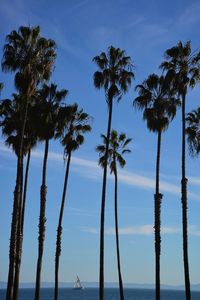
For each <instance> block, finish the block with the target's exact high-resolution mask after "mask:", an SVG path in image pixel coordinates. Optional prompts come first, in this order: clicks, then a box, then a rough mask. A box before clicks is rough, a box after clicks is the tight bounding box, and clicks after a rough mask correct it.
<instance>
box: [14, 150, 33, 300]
mask: <svg viewBox="0 0 200 300" xmlns="http://www.w3.org/2000/svg"><path fill="white" fill-rule="evenodd" d="M30 157H31V149H29V151H28V156H27V162H26V171H25V179H24V191H23V200H22V203H21V205H20V208H19V210H20V212H21V213H20V217H19V222H18V234H17V236H18V239H17V248H16V265H15V277H14V292H13V300H17V299H18V290H19V275H20V266H21V256H22V243H23V232H24V216H25V206H26V191H27V184H28V173H29V165H30ZM22 181H23V180H22ZM21 198H22V195H21Z"/></svg>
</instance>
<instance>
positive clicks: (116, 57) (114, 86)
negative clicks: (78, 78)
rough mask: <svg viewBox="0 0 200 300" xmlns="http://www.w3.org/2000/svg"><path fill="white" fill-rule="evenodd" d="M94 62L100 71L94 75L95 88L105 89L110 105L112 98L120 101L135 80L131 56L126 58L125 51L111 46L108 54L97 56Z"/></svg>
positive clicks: (103, 53)
mask: <svg viewBox="0 0 200 300" xmlns="http://www.w3.org/2000/svg"><path fill="white" fill-rule="evenodd" d="M93 61H94V62H95V63H96V65H97V66H98V68H99V71H96V72H95V73H94V85H95V87H96V88H98V89H100V88H102V87H103V88H104V90H105V93H106V99H107V102H108V104H109V101H110V98H116V99H117V100H120V99H121V97H122V95H123V94H125V93H126V92H127V91H128V88H129V86H130V85H131V81H132V79H134V74H133V72H132V71H131V70H132V66H133V65H132V62H131V58H130V56H126V53H125V51H124V50H121V49H120V48H114V47H113V46H110V47H109V48H108V50H107V53H105V52H102V53H101V54H100V55H99V56H95V57H94V58H93Z"/></svg>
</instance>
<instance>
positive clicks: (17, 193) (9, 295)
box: [6, 100, 28, 300]
mask: <svg viewBox="0 0 200 300" xmlns="http://www.w3.org/2000/svg"><path fill="white" fill-rule="evenodd" d="M27 113H28V100H27V101H26V106H25V113H24V121H23V125H22V131H21V135H20V147H19V155H18V159H17V176H16V185H15V190H14V201H13V212H12V223H11V233H10V247H9V268H8V281H7V291H6V300H13V289H14V272H15V259H16V242H17V227H18V217H19V214H20V212H19V203H20V197H21V194H22V181H21V179H22V174H23V140H24V132H25V127H26V120H27Z"/></svg>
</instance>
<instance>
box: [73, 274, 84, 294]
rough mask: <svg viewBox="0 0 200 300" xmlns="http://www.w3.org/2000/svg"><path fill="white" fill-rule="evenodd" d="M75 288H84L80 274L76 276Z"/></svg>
mask: <svg viewBox="0 0 200 300" xmlns="http://www.w3.org/2000/svg"><path fill="white" fill-rule="evenodd" d="M74 288H75V289H77V290H81V289H82V288H83V287H82V285H81V281H80V279H79V277H78V275H77V278H76V282H75V284H74Z"/></svg>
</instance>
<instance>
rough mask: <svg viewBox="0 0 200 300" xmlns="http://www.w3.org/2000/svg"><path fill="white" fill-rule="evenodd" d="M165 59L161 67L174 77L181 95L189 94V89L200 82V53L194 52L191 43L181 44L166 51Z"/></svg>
mask: <svg viewBox="0 0 200 300" xmlns="http://www.w3.org/2000/svg"><path fill="white" fill-rule="evenodd" d="M165 58H166V60H165V61H164V62H163V63H162V64H161V65H160V67H161V68H162V69H163V70H166V71H168V72H169V73H170V74H171V76H172V77H174V83H175V85H176V88H177V91H178V93H179V95H182V94H183V93H187V89H188V87H192V88H193V87H194V86H195V84H196V82H197V81H199V80H200V51H199V52H197V51H194V52H192V49H191V43H190V41H187V42H186V43H185V44H183V43H182V42H179V43H178V44H177V46H174V47H172V48H170V49H167V50H166V52H165Z"/></svg>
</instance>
